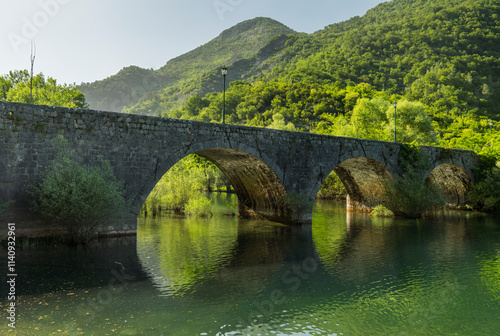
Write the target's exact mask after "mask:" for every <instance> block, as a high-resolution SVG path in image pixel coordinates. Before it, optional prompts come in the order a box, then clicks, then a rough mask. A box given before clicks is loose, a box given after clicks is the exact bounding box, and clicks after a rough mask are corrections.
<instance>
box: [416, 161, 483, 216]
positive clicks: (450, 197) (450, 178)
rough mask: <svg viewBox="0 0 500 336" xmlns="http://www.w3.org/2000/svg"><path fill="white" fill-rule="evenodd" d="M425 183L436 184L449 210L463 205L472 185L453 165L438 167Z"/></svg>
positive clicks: (465, 174)
mask: <svg viewBox="0 0 500 336" xmlns="http://www.w3.org/2000/svg"><path fill="white" fill-rule="evenodd" d="M425 182H426V183H434V184H436V185H437V186H438V187H439V188H440V189H441V191H442V192H443V194H444V197H445V199H446V204H447V206H448V207H451V208H456V207H459V206H463V205H465V203H466V195H467V192H468V191H469V189H470V187H471V185H472V184H473V181H472V178H471V177H470V176H469V174H467V172H466V171H465V170H464V169H463V168H462V167H460V166H459V165H457V164H455V163H443V164H440V165H438V166H437V167H435V168H434V169H433V170H432V171H431V172H430V173H429V175H428V176H427V178H426V179H425Z"/></svg>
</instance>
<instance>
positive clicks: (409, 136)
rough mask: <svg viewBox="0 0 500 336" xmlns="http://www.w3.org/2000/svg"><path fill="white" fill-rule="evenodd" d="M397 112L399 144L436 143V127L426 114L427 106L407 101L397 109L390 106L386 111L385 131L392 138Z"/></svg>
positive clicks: (400, 102)
mask: <svg viewBox="0 0 500 336" xmlns="http://www.w3.org/2000/svg"><path fill="white" fill-rule="evenodd" d="M395 110H396V125H397V126H396V131H397V140H398V141H399V142H405V143H411V142H414V141H415V142H417V143H419V144H430V143H435V142H436V140H435V138H434V134H433V132H434V127H433V126H432V119H431V118H430V117H429V115H428V114H427V113H426V112H425V106H424V105H423V104H422V103H418V102H410V101H407V100H402V101H399V102H398V104H397V108H396V109H394V107H393V106H390V107H388V108H387V110H386V118H387V121H388V122H387V124H386V127H385V131H386V133H387V135H388V137H390V135H392V134H394V112H395Z"/></svg>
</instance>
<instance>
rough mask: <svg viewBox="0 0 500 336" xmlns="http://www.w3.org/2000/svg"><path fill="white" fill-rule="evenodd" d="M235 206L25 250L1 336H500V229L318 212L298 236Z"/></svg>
mask: <svg viewBox="0 0 500 336" xmlns="http://www.w3.org/2000/svg"><path fill="white" fill-rule="evenodd" d="M228 197H234V196H227V195H215V196H214V198H215V210H214V213H215V215H214V217H213V218H211V219H190V218H187V219H183V218H176V217H162V218H158V219H150V218H148V219H144V218H140V219H139V220H138V233H137V237H121V238H113V239H102V240H99V241H98V242H95V243H93V244H91V245H90V246H88V247H78V248H70V247H66V246H57V247H53V246H51V247H36V248H34V247H25V248H23V249H22V250H18V251H17V254H16V260H17V274H18V277H17V283H16V294H17V297H16V328H15V329H13V328H9V327H8V320H7V319H6V316H7V313H6V309H7V300H6V297H5V296H6V295H2V311H3V312H4V317H3V318H2V320H3V322H2V323H1V324H0V335H7V334H8V335H193V336H194V335H500V218H499V216H494V215H488V216H486V215H479V214H471V213H460V212H442V213H437V214H435V215H434V216H433V217H432V218H429V219H421V220H402V219H380V218H371V217H370V216H368V215H364V214H348V213H346V211H345V205H343V204H339V203H332V202H326V201H318V202H316V203H315V210H314V215H313V224H312V226H311V225H306V226H299V227H287V226H284V225H280V224H276V223H270V222H265V221H255V220H242V219H238V218H237V217H234V216H227V215H225V214H227V213H231V209H227V208H225V207H224V206H223V204H227V203H228V200H227V199H226V198H228ZM232 201H233V203H234V200H232ZM229 203H230V202H229ZM4 252H5V249H3V255H4V256H5V253H4ZM0 266H1V267H2V270H3V271H2V274H3V276H5V274H7V270H6V268H7V265H6V257H4V258H3V259H2V260H1V261H0ZM0 290H2V293H7V291H8V288H7V287H6V285H5V281H3V282H2V286H0Z"/></svg>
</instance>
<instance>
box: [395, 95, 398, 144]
mask: <svg viewBox="0 0 500 336" xmlns="http://www.w3.org/2000/svg"><path fill="white" fill-rule="evenodd" d="M397 107H398V102H394V142H397V140H398V137H397V135H396V109H397Z"/></svg>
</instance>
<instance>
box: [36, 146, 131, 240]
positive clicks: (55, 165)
mask: <svg viewBox="0 0 500 336" xmlns="http://www.w3.org/2000/svg"><path fill="white" fill-rule="evenodd" d="M55 145H56V147H57V148H56V158H55V159H54V160H53V161H52V162H51V164H50V166H49V168H48V169H47V171H46V172H45V173H44V174H43V176H42V178H41V180H40V181H39V182H38V183H36V184H35V185H34V186H33V187H32V195H33V197H34V202H33V208H34V210H35V211H36V212H39V213H40V214H41V215H42V216H43V217H44V218H46V219H47V220H50V221H52V222H55V223H57V224H60V225H62V226H64V227H66V228H67V230H68V234H69V236H70V239H71V241H72V242H74V243H86V242H87V241H88V240H89V239H90V238H91V237H92V236H94V235H95V232H96V229H97V227H98V225H99V224H101V223H103V222H104V221H106V220H109V219H116V218H117V215H118V214H120V213H122V212H123V211H124V209H125V198H124V196H125V191H124V187H123V183H121V182H119V181H118V180H116V178H115V176H114V174H113V171H112V169H111V165H110V163H109V162H108V161H106V160H104V159H103V158H99V164H98V165H95V166H90V165H84V164H82V163H81V162H79V161H78V160H76V158H75V153H74V152H71V151H68V150H67V143H66V141H65V140H64V139H63V138H59V140H57V141H56V142H55Z"/></svg>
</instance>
